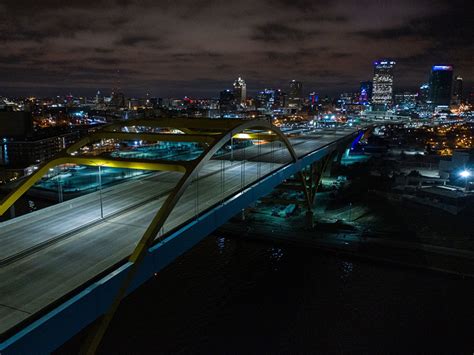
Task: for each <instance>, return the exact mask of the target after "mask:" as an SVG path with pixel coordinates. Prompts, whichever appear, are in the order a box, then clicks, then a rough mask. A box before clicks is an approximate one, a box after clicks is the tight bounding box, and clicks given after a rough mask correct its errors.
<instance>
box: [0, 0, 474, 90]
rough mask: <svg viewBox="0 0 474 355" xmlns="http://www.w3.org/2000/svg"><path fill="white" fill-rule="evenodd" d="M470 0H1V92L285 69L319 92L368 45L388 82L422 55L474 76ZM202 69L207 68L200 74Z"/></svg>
mask: <svg viewBox="0 0 474 355" xmlns="http://www.w3.org/2000/svg"><path fill="white" fill-rule="evenodd" d="M473 12H474V9H473V2H472V1H471V2H466V1H462V0H417V1H413V0H397V1H391V0H359V1H357V2H355V1H346V0H334V1H327V0H325V1H323V0H264V1H254V0H240V1H238V2H223V1H219V0H160V1H154V0H93V1H90V0H70V1H63V0H62V1H59V0H43V1H36V0H22V1H18V0H2V1H1V2H0V43H1V46H2V50H1V51H0V95H2V94H8V93H10V92H19V91H20V90H26V89H28V93H31V92H32V91H31V90H33V91H34V90H35V88H36V89H37V90H38V92H37V93H38V94H41V93H42V92H43V91H44V92H46V91H47V92H51V91H53V90H57V91H56V93H58V94H60V93H61V92H60V91H61V90H71V91H77V92H83V93H87V92H89V93H93V92H95V90H96V89H97V88H102V89H104V88H106V89H107V88H109V89H111V88H112V87H113V86H115V85H117V82H118V81H119V82H120V83H121V87H122V88H123V90H124V91H125V92H126V93H128V94H130V95H140V94H143V92H145V91H151V92H152V93H154V94H156V95H161V96H168V95H177V94H179V95H185V94H188V95H204V96H215V95H216V94H217V92H218V91H219V90H221V89H224V88H226V87H229V86H230V85H231V83H232V80H233V79H234V77H235V76H237V75H243V76H244V78H245V79H246V80H247V82H248V84H249V85H248V86H249V90H250V91H251V92H252V91H255V90H258V89H261V88H262V87H271V86H275V87H283V88H284V86H285V85H286V83H287V82H288V80H290V79H299V80H302V81H303V82H304V86H305V89H306V90H307V91H309V90H317V91H319V92H320V93H324V92H332V93H334V92H338V91H342V90H344V91H345V90H351V89H355V88H356V87H357V85H358V83H359V81H361V80H367V79H369V78H370V77H371V75H372V67H371V63H372V62H373V60H374V59H377V58H379V57H392V58H394V59H395V60H396V61H397V68H396V85H397V86H398V87H399V88H407V87H415V86H417V85H419V84H420V83H421V82H423V81H425V80H426V79H427V76H428V73H429V69H430V66H431V65H433V64H435V63H443V62H444V63H451V64H453V65H454V66H455V71H456V74H461V75H462V76H463V77H464V79H465V83H466V86H469V85H472V78H473V77H474V65H473V64H474V63H473V59H472V58H473V51H474V49H473V43H472V29H473V28H474V25H473V17H472V13H473ZM203 78H206V80H203Z"/></svg>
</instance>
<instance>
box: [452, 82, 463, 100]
mask: <svg viewBox="0 0 474 355" xmlns="http://www.w3.org/2000/svg"><path fill="white" fill-rule="evenodd" d="M461 102H462V78H461V77H460V76H456V78H455V79H454V88H453V105H459V104H460V103H461Z"/></svg>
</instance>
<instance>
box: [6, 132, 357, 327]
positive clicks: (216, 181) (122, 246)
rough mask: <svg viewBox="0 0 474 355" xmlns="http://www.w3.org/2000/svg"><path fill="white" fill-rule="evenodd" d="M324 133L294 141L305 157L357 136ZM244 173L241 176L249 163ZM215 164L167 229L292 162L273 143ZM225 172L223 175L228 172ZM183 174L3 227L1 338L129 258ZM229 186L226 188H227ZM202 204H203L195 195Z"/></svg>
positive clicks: (157, 177)
mask: <svg viewBox="0 0 474 355" xmlns="http://www.w3.org/2000/svg"><path fill="white" fill-rule="evenodd" d="M354 131H355V129H346V130H338V131H337V132H332V133H326V132H317V138H316V137H311V136H306V137H298V138H292V139H290V140H291V143H292V144H293V146H294V148H295V151H296V153H297V155H298V156H303V155H306V154H308V153H310V152H312V151H315V150H317V149H319V148H321V147H322V146H325V145H327V144H329V143H331V142H334V141H335V140H337V139H338V138H342V137H344V136H347V135H349V134H351V133H353V132H354ZM244 155H245V160H246V162H245V164H244V167H245V173H244V174H242V164H241V162H240V161H239V160H242V159H244ZM229 159H230V158H229V154H227V155H226V156H224V157H223V158H221V159H220V160H219V159H215V160H211V161H209V163H208V164H207V165H206V166H205V167H204V169H203V170H202V172H201V173H200V174H199V177H198V179H197V182H196V181H194V182H193V183H192V184H191V185H190V187H189V188H188V189H187V191H186V192H185V194H184V196H183V197H182V198H181V199H180V202H179V203H178V205H177V206H176V208H175V209H174V210H173V212H172V213H171V215H170V217H169V218H168V220H167V222H166V224H165V226H164V232H168V231H170V230H172V229H173V228H175V227H177V226H179V225H182V224H183V223H185V222H187V221H189V220H192V219H193V218H194V217H195V216H196V213H197V212H200V211H203V210H205V209H207V208H209V207H211V206H213V205H215V204H217V203H219V202H220V201H222V200H224V199H225V198H227V197H228V196H230V195H232V194H234V193H235V192H237V191H239V190H240V189H241V188H242V187H243V186H245V185H249V184H251V183H252V182H254V181H256V180H257V179H258V178H260V177H262V176H264V175H266V174H268V173H269V172H271V171H273V170H275V169H277V168H278V167H280V166H282V164H284V163H286V162H289V161H290V156H289V154H288V153H287V151H286V149H285V148H284V147H283V146H282V147H280V148H279V147H277V146H276V144H275V145H274V148H273V149H272V148H271V145H270V144H266V145H261V146H253V147H248V148H246V149H245V150H244V149H241V150H236V151H234V153H233V161H232V162H231V161H230V160H229ZM223 167H224V171H225V172H224V173H223V174H222V173H221V169H222V168H223ZM179 176H180V173H174V172H160V173H155V174H153V175H151V176H147V177H144V178H142V179H139V180H134V181H128V182H124V183H122V184H118V185H116V186H113V187H109V188H104V189H103V206H104V216H105V218H104V219H100V209H99V192H94V193H90V194H88V195H85V196H82V197H79V198H76V199H73V200H71V201H66V202H63V203H60V204H57V205H54V206H51V207H48V208H45V209H43V210H39V211H36V212H33V213H30V214H28V215H25V216H22V217H18V218H15V219H13V220H11V221H7V222H3V223H1V224H0V243H1V245H2V248H1V249H0V334H2V333H5V332H6V331H8V330H9V329H11V328H12V327H14V326H15V325H17V324H18V323H20V322H22V321H24V320H25V319H27V318H28V317H30V316H31V315H33V314H35V313H37V312H39V311H41V310H42V309H43V308H45V307H46V306H48V305H50V304H51V303H53V302H54V301H57V300H58V299H60V298H61V297H63V296H64V295H66V294H68V293H70V292H71V291H73V290H75V289H77V288H78V287H80V286H81V285H83V284H84V283H86V282H87V281H89V280H90V279H92V278H94V277H96V276H97V275H98V274H100V273H101V272H103V271H105V270H107V269H108V268H110V267H112V266H113V265H115V264H116V263H117V262H119V261H120V260H123V259H124V258H126V257H127V256H128V255H130V253H131V251H132V250H133V248H134V246H135V244H136V243H137V241H138V239H139V238H140V237H141V236H142V234H143V232H144V231H145V229H146V227H147V226H148V224H149V222H150V221H151V219H152V218H153V216H154V215H155V213H156V212H157V211H158V209H159V208H160V206H161V205H162V203H163V202H164V200H165V199H166V196H167V194H168V193H169V192H170V191H171V189H172V188H173V187H174V185H175V184H176V183H177V181H178V178H179ZM223 181H224V183H222V182H223ZM197 195H198V196H199V197H198V203H196V198H195V197H196V196H197Z"/></svg>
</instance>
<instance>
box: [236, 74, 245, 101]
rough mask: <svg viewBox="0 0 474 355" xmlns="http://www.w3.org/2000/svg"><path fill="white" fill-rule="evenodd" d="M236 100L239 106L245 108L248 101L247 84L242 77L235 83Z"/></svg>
mask: <svg viewBox="0 0 474 355" xmlns="http://www.w3.org/2000/svg"><path fill="white" fill-rule="evenodd" d="M234 98H235V103H236V104H237V105H242V106H245V102H246V100H247V84H246V83H245V81H244V79H242V78H241V77H240V76H239V77H238V78H237V80H235V81H234Z"/></svg>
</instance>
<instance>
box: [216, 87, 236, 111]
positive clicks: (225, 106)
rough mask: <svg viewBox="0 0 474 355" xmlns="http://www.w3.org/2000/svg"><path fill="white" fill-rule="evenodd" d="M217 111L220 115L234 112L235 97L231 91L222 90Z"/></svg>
mask: <svg viewBox="0 0 474 355" xmlns="http://www.w3.org/2000/svg"><path fill="white" fill-rule="evenodd" d="M219 109H220V111H221V113H230V112H233V111H235V96H234V92H233V91H232V90H223V91H221V92H220V94H219Z"/></svg>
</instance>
